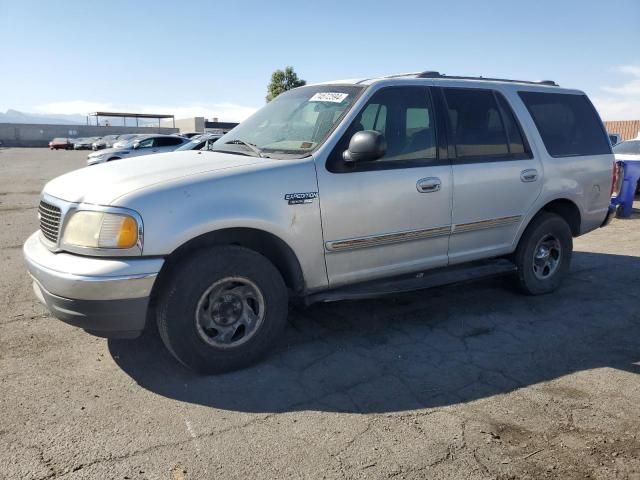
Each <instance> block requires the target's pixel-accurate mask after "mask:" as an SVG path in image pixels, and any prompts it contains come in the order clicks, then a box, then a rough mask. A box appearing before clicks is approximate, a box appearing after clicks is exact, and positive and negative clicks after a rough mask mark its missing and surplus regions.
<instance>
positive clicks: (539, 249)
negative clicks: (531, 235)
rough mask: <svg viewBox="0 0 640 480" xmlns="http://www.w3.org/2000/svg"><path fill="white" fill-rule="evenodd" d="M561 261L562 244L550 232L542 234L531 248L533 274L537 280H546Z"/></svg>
mask: <svg viewBox="0 0 640 480" xmlns="http://www.w3.org/2000/svg"><path fill="white" fill-rule="evenodd" d="M561 261H562V245H561V244H560V241H559V240H558V239H557V238H556V237H555V236H553V235H552V234H550V233H549V234H547V235H544V236H543V237H542V238H541V239H540V240H539V241H538V243H537V244H536V248H534V249H533V267H532V268H533V274H534V275H535V277H536V278H537V279H538V280H548V279H549V278H551V277H552V276H553V274H554V273H556V271H557V270H558V267H559V266H560V263H561Z"/></svg>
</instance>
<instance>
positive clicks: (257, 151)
mask: <svg viewBox="0 0 640 480" xmlns="http://www.w3.org/2000/svg"><path fill="white" fill-rule="evenodd" d="M224 143H225V145H226V144H227V143H235V144H239V145H244V146H245V147H247V148H249V149H250V150H253V152H254V153H255V154H256V155H258V156H259V157H264V158H269V157H268V156H267V155H265V154H264V152H263V151H262V149H260V148H258V147H256V146H255V145H254V144H253V143H249V142H245V141H244V140H240V139H239V138H234V139H233V140H229V141H228V142H224Z"/></svg>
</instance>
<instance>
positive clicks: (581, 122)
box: [519, 92, 611, 157]
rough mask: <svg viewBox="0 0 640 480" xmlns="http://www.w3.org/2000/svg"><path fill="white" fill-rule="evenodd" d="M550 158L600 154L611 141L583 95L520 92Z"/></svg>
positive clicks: (605, 150) (608, 150)
mask: <svg viewBox="0 0 640 480" xmlns="http://www.w3.org/2000/svg"><path fill="white" fill-rule="evenodd" d="M519 95H520V98H522V101H523V102H524V104H525V105H526V107H527V109H528V110H529V113H530V114H531V116H532V117H533V121H534V122H535V124H536V127H537V128H538V132H540V136H541V137H542V141H543V142H544V146H545V147H546V149H547V151H548V152H549V155H551V156H552V157H571V156H576V155H602V154H607V153H611V144H610V143H609V140H608V137H607V135H606V133H605V130H604V127H603V125H602V122H601V121H600V118H599V117H598V114H597V113H596V110H595V108H593V105H591V102H590V101H589V100H588V99H587V97H586V96H585V95H574V94H568V93H545V92H519Z"/></svg>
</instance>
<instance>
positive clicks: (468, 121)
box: [443, 88, 510, 159]
mask: <svg viewBox="0 0 640 480" xmlns="http://www.w3.org/2000/svg"><path fill="white" fill-rule="evenodd" d="M443 91H444V96H445V99H446V102H447V109H448V113H449V125H450V127H451V136H452V138H453V143H454V145H455V149H456V157H457V158H461V159H466V158H481V157H492V158H495V157H508V156H509V155H510V152H509V146H508V142H507V133H506V130H505V128H504V124H503V121H502V116H501V114H500V110H499V107H498V104H497V102H496V99H495V97H494V95H493V92H492V91H490V90H479V89H471V88H445V89H444V90H443Z"/></svg>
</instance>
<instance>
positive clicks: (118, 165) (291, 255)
mask: <svg viewBox="0 0 640 480" xmlns="http://www.w3.org/2000/svg"><path fill="white" fill-rule="evenodd" d="M156 138H158V137H153V138H147V139H144V140H141V141H137V142H136V144H137V147H136V150H134V152H136V151H137V150H140V148H141V145H143V144H144V143H145V142H147V144H148V145H147V147H146V148H148V149H149V148H151V147H152V146H153V145H154V142H155V139H156ZM171 138H173V139H174V140H178V138H177V137H171ZM213 147H214V148H213V150H212V152H211V153H210V154H209V153H208V152H207V154H206V155H205V154H202V152H197V151H186V152H184V151H183V152H172V153H167V154H164V155H150V156H147V157H145V158H140V159H138V161H131V162H115V163H114V164H109V165H100V166H98V167H96V168H84V169H80V170H76V171H73V172H70V173H67V174H65V175H63V176H61V177H58V178H56V179H54V180H52V181H50V182H49V183H48V184H47V185H46V186H45V187H44V189H43V192H42V197H41V203H40V212H42V216H41V220H40V225H41V227H40V231H39V232H36V233H34V234H33V235H32V236H31V237H30V238H29V239H28V240H27V241H26V243H25V246H24V255H25V259H26V262H27V267H28V270H29V272H30V273H31V276H32V277H33V279H34V291H35V292H36V295H37V296H38V298H39V299H40V301H42V302H44V303H45V304H46V305H47V306H48V307H49V310H50V311H51V312H52V314H53V315H55V316H56V317H58V318H60V319H61V320H63V321H66V322H68V323H70V324H72V325H75V326H78V327H81V328H84V329H86V330H87V331H89V332H90V333H93V334H97V335H100V336H107V337H129V338H131V337H135V336H138V335H140V333H141V332H142V331H143V330H144V328H145V323H146V322H148V321H150V320H151V319H152V318H153V317H152V315H151V314H153V315H155V320H156V323H157V328H158V330H159V332H160V336H161V338H162V340H163V342H164V343H165V345H166V346H167V348H168V350H169V351H170V352H171V353H172V354H173V355H174V356H175V357H176V358H177V359H178V360H179V361H180V362H182V363H183V364H184V365H187V366H189V367H191V368H193V369H195V370H197V371H200V372H216V371H226V370H232V369H237V368H241V367H244V366H247V365H248V364H250V363H252V362H254V361H256V360H257V359H258V358H260V357H261V356H262V355H264V354H265V353H266V352H267V351H268V350H269V348H271V347H272V345H273V344H274V342H276V341H277V340H278V339H282V338H283V336H284V332H283V330H284V328H285V326H286V324H287V312H288V302H289V300H290V298H292V297H295V298H297V299H298V300H300V301H301V302H304V303H307V304H310V303H313V302H326V301H336V300H343V299H358V298H360V299H362V298H370V297H375V296H379V295H383V294H395V293H398V292H404V291H409V290H416V289H422V288H426V287H430V286H434V285H442V284H444V283H451V282H456V281H461V280H469V279H472V278H479V277H484V276H487V275H497V274H511V275H513V276H514V278H513V280H514V282H515V283H516V284H517V285H519V287H520V288H521V289H522V291H523V292H524V293H526V294H529V295H541V294H547V293H550V292H553V291H555V290H556V289H557V288H558V287H559V286H560V285H561V283H562V281H563V279H564V278H565V277H566V276H567V274H568V272H569V270H570V264H571V257H572V249H573V238H574V237H577V236H580V235H583V234H586V233H588V232H590V231H593V230H595V229H597V228H599V227H601V226H605V225H606V224H607V223H608V222H609V221H610V219H611V216H612V214H613V209H612V208H611V206H610V192H611V188H612V165H613V162H614V156H613V153H612V151H611V145H610V143H609V139H608V137H607V135H606V131H605V129H604V125H603V124H602V122H601V120H600V118H599V117H598V114H597V112H596V110H595V108H594V107H593V105H592V104H591V102H590V101H589V99H588V98H587V96H586V95H585V94H584V93H583V92H581V91H579V90H571V89H565V88H560V87H558V86H557V85H556V84H555V83H553V82H522V81H508V80H491V79H486V78H469V77H448V76H444V75H440V74H438V73H437V72H423V73H417V74H405V75H394V76H390V77H382V78H369V79H363V80H358V81H356V80H353V81H350V82H346V81H340V82H336V83H333V84H332V83H326V84H318V85H310V86H305V87H299V88H296V89H293V90H290V91H288V92H285V93H283V94H281V95H279V96H278V97H277V98H276V99H275V100H273V101H271V102H269V103H268V104H267V105H266V106H264V107H263V108H262V109H260V110H259V111H257V112H256V113H255V114H254V115H253V116H251V117H250V118H249V119H247V120H245V121H244V122H243V123H241V124H240V125H239V126H237V127H236V128H234V129H233V130H232V131H230V132H229V133H227V134H226V135H225V136H223V137H222V138H220V139H219V140H217V141H216V143H215V144H214V145H213ZM60 226H62V227H60Z"/></svg>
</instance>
